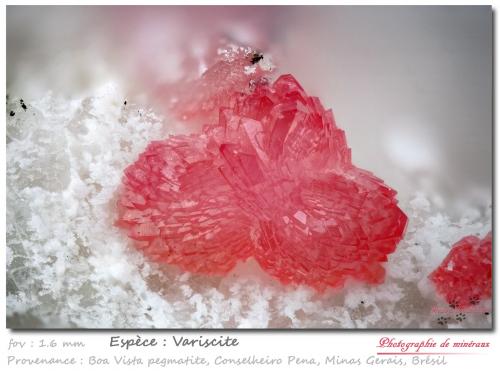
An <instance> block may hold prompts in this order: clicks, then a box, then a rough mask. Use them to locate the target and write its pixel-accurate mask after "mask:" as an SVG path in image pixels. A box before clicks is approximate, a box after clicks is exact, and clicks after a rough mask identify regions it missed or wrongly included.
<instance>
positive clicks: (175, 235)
mask: <svg viewBox="0 0 500 371" xmlns="http://www.w3.org/2000/svg"><path fill="white" fill-rule="evenodd" d="M224 103H225V105H224V106H223V107H221V108H220V109H219V113H218V120H217V121H216V122H215V123H212V124H210V125H206V126H205V127H204V129H203V131H202V132H201V133H199V134H191V135H177V136H171V137H169V138H168V139H165V140H162V141H155V142H152V143H151V144H150V145H149V146H148V147H147V149H146V150H145V151H144V153H142V154H141V155H140V156H139V159H138V160H137V161H136V162H135V163H134V164H132V165H130V166H129V167H128V168H127V169H126V170H125V175H124V178H123V187H122V189H121V193H120V198H119V217H118V222H117V224H118V225H119V226H120V227H123V228H125V229H126V230H127V231H128V235H129V237H130V238H132V239H133V240H135V241H136V246H137V248H138V249H140V250H141V251H143V253H144V254H145V255H147V256H148V257H150V258H152V259H154V260H155V261H158V262H162V263H168V264H175V265H177V266H179V267H181V268H182V269H184V270H186V271H190V272H198V273H204V274H224V273H226V272H228V271H230V270H231V269H232V268H233V267H234V266H235V265H236V263H237V262H239V261H244V260H246V259H248V258H250V257H253V258H255V259H256V261H257V262H258V263H259V264H260V266H261V267H262V268H263V269H264V270H265V271H266V272H268V273H269V274H270V275H271V276H273V277H275V278H277V279H278V280H279V281H281V282H282V283H285V284H288V283H294V284H306V285H309V286H312V287H314V288H316V289H318V290H320V291H321V290H323V289H325V288H326V287H340V286H342V285H343V284H344V282H345V281H346V280H347V279H356V280H359V281H364V282H367V283H371V284H378V283H381V282H382V281H383V280H384V276H385V271H384V267H383V263H384V262H385V261H387V256H388V254H390V253H392V252H393V251H394V250H395V248H396V245H397V243H398V242H399V241H400V240H401V238H402V236H403V234H404V231H405V227H406V224H407V217H406V215H405V214H404V213H403V212H402V211H401V210H400V209H399V208H398V206H397V201H396V198H395V195H396V192H395V191H394V190H392V189H391V188H389V187H388V186H386V185H385V184H384V183H383V181H382V180H381V179H379V178H377V177H375V176H374V175H373V174H371V173H369V172H367V171H365V170H362V169H359V168H357V167H355V166H354V165H353V164H352V162H351V152H350V149H349V148H348V146H347V143H346V138H345V134H344V132H343V131H342V130H341V129H339V128H338V127H337V126H336V124H335V121H334V118H333V115H332V111H331V110H325V109H324V108H323V106H322V105H321V103H320V101H319V99H318V98H316V97H310V96H308V95H307V94H306V93H305V92H304V90H303V89H302V87H301V86H300V85H299V83H298V82H297V81H296V80H295V79H294V78H293V77H292V76H291V75H283V76H281V77H279V78H278V79H277V80H276V81H275V82H274V83H272V84H269V83H268V82H267V80H265V79H260V80H258V81H257V82H255V83H254V84H253V85H252V87H251V89H249V90H248V91H244V92H234V93H233V94H232V95H231V96H230V99H226V100H225V101H224Z"/></svg>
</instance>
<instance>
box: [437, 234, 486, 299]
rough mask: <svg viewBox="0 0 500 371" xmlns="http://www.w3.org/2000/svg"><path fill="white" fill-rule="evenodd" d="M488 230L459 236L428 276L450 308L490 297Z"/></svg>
mask: <svg viewBox="0 0 500 371" xmlns="http://www.w3.org/2000/svg"><path fill="white" fill-rule="evenodd" d="M491 259H492V251H491V232H490V233H488V234H487V235H486V237H484V239H482V240H481V239H480V238H478V237H476V236H468V237H464V238H462V239H461V240H460V241H458V242H457V243H456V244H454V245H453V247H452V249H451V250H450V252H449V254H448V256H447V257H446V258H445V259H444V260H443V262H442V263H441V264H440V266H439V267H438V268H436V270H435V271H434V272H432V273H431V275H430V276H429V278H430V280H431V281H432V282H433V283H434V285H435V286H436V289H437V292H438V293H439V294H440V295H441V296H443V297H444V298H445V300H446V301H447V302H448V304H449V305H450V306H451V307H452V308H467V307H470V306H472V305H475V304H478V303H479V302H480V301H481V300H483V299H488V298H491V290H492V283H491V273H492V268H491V263H492V260H491Z"/></svg>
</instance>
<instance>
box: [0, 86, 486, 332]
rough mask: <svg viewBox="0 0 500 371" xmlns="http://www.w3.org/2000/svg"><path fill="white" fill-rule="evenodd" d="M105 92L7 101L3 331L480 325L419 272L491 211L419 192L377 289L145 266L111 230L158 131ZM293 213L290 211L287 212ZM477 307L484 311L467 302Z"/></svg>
mask: <svg viewBox="0 0 500 371" xmlns="http://www.w3.org/2000/svg"><path fill="white" fill-rule="evenodd" d="M118 90H119V89H118V88H117V87H115V86H113V85H106V86H104V87H103V88H102V89H100V90H99V91H98V92H97V93H96V94H95V96H94V97H92V98H87V99H83V100H78V101H67V100H64V99H59V98H54V97H52V96H50V95H48V96H47V97H45V98H44V99H41V100H39V101H36V102H26V105H27V109H26V111H25V110H24V109H22V107H21V106H20V104H19V100H18V99H16V100H15V101H14V100H12V98H11V99H10V100H9V101H8V106H7V109H8V111H10V110H13V111H14V112H15V115H14V116H8V122H7V245H8V246H7V295H8V296H7V316H8V321H7V322H8V323H7V325H8V326H9V327H32V328H33V327H51V328H54V327H77V328H151V327H154V328H222V327H225V328H228V327H229V328H248V327H251V328H261V327H271V328H276V327H280V328H281V327H294V328H426V327H435V328H442V327H443V326H442V325H439V324H438V323H437V318H438V317H439V316H441V315H443V316H448V317H450V318H449V320H448V325H447V326H448V327H450V328H452V327H456V328H462V327H465V328H484V327H490V326H491V318H490V317H491V316H487V315H485V314H484V313H483V312H479V313H467V316H466V317H467V318H466V320H465V321H462V322H459V321H455V320H454V318H455V313H454V312H453V310H451V309H449V308H448V311H451V312H450V313H447V314H436V313H434V312H433V309H434V308H436V307H438V308H445V309H446V308H447V306H446V303H443V302H441V301H439V299H436V296H435V293H434V291H433V288H432V287H431V285H430V284H429V282H428V280H427V278H426V277H427V275H428V274H429V273H430V272H431V271H432V270H433V269H434V268H435V267H436V266H437V265H438V264H439V263H440V262H441V260H442V259H443V258H444V256H446V254H447V252H448V251H449V248H450V246H451V244H452V243H454V242H456V241H457V240H459V239H460V238H461V237H463V236H465V235H469V234H479V235H480V236H481V237H482V236H484V235H485V234H486V233H487V232H488V231H489V230H490V229H491V210H490V208H489V207H486V208H484V210H479V211H478V210H473V211H471V213H470V216H467V215H465V216H463V218H462V219H461V220H451V219H450V218H449V217H448V216H447V215H445V214H443V213H440V212H436V211H431V206H430V204H429V203H428V202H427V200H426V197H425V196H424V195H417V196H416V197H415V198H414V199H413V201H411V202H410V203H409V204H406V205H402V208H403V209H404V211H405V212H406V213H407V215H408V216H409V219H410V224H409V226H408V230H407V233H406V237H405V240H404V241H403V242H402V243H401V244H400V245H399V247H398V249H397V251H396V253H394V254H392V255H391V256H390V258H389V262H388V263H387V279H386V282H385V283H384V284H382V285H380V286H376V287H374V286H366V285H360V284H357V283H354V282H350V283H348V284H347V286H346V288H344V289H343V290H341V291H340V292H334V291H328V292H326V293H324V294H322V295H319V294H317V293H315V292H314V291H312V290H311V289H309V288H307V287H284V286H282V285H280V284H278V283H276V282H275V281H273V280H272V279H271V278H269V277H268V276H267V275H266V274H265V273H263V272H262V271H261V270H260V268H259V267H258V266H257V264H256V263H255V262H254V261H252V260H250V261H248V262H246V263H242V264H240V265H239V266H237V267H236V268H235V270H234V271H233V272H231V273H230V274H229V275H228V276H227V277H223V278H221V277H208V278H207V277H204V276H198V275H193V274H189V273H184V272H182V271H180V270H179V269H177V268H176V267H168V266H160V265H158V264H155V263H151V262H149V261H147V260H146V259H145V258H144V257H143V256H142V255H141V254H140V253H138V252H137V251H136V250H135V249H134V248H133V247H132V245H131V243H130V241H129V240H128V238H127V237H126V236H124V234H123V232H122V231H120V230H118V229H117V228H115V227H114V226H113V221H114V219H115V212H116V210H115V206H114V205H115V202H116V190H117V187H118V186H119V184H120V181H121V175H122V172H123V170H124V168H125V167H126V166H127V165H128V164H130V163H131V162H133V161H134V160H135V159H136V157H137V156H138V154H139V153H140V152H142V151H143V150H144V149H145V147H146V145H147V143H149V142H150V141H151V140H154V139H160V138H163V137H165V136H166V135H167V133H168V130H167V129H168V125H166V124H164V123H163V122H162V120H161V119H160V118H159V117H157V116H155V115H154V114H153V113H152V112H149V111H145V110H142V109H141V108H138V107H136V106H135V105H134V104H133V103H131V102H128V104H126V105H125V104H124V101H123V99H122V98H121V97H122V95H121V94H120V92H119V91H118ZM299 217H302V216H300V215H299ZM481 305H483V306H486V307H487V308H489V307H491V303H481Z"/></svg>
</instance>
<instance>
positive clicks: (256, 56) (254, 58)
mask: <svg viewBox="0 0 500 371" xmlns="http://www.w3.org/2000/svg"><path fill="white" fill-rule="evenodd" d="M261 59H264V56H263V55H262V54H260V53H254V54H253V56H252V64H255V63H257V62H258V61H260V60H261Z"/></svg>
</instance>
